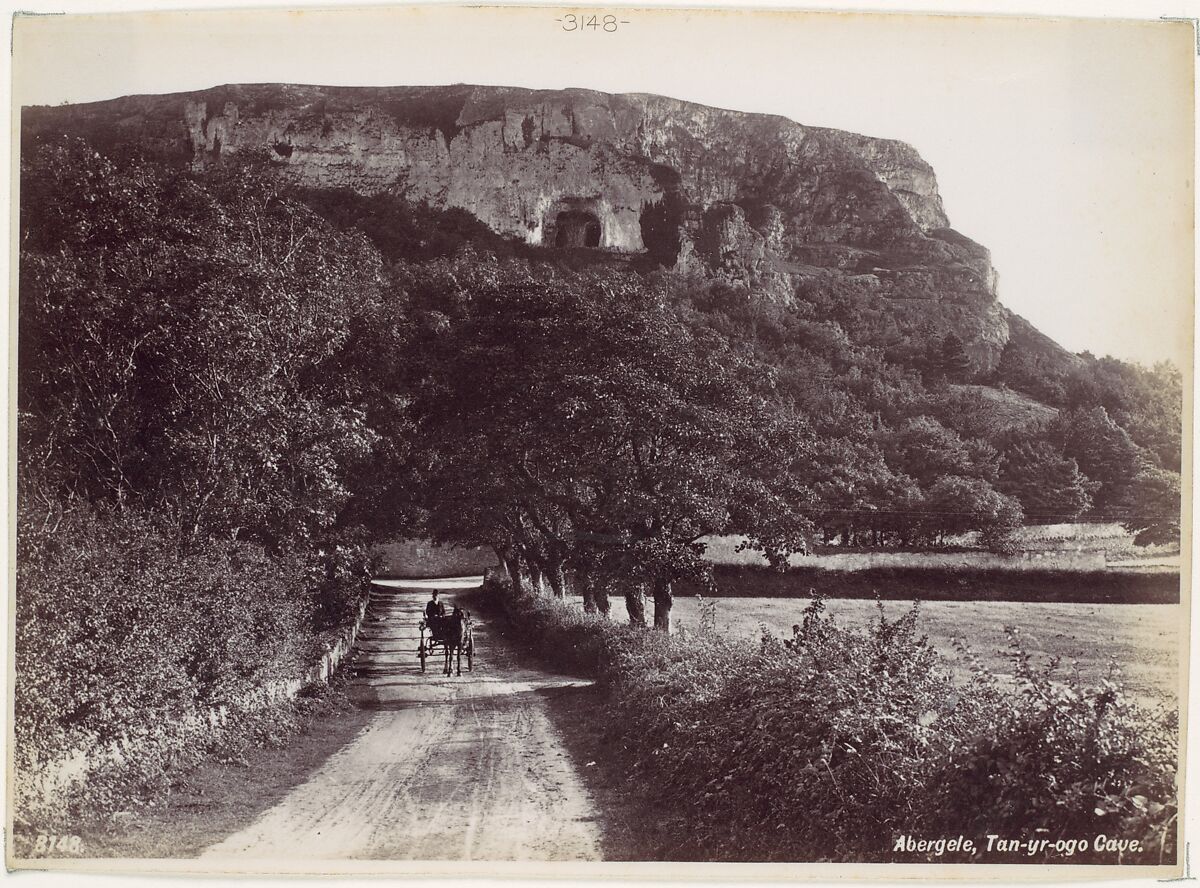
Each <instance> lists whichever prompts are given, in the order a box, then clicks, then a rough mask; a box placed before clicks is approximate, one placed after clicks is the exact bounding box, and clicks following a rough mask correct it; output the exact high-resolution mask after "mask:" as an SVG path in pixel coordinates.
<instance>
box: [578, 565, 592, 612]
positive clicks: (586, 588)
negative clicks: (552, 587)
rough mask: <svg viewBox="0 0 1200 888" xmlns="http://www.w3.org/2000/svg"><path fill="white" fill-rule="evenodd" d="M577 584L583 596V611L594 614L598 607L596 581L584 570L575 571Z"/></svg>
mask: <svg viewBox="0 0 1200 888" xmlns="http://www.w3.org/2000/svg"><path fill="white" fill-rule="evenodd" d="M575 585H576V586H577V587H578V588H579V594H581V595H582V596H583V612H584V613H585V614H594V613H595V612H596V610H597V608H596V591H595V589H596V582H595V580H593V579H592V578H591V577H590V576H588V575H587V574H586V573H584V572H583V571H577V572H576V573H575Z"/></svg>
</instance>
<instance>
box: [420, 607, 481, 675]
mask: <svg viewBox="0 0 1200 888" xmlns="http://www.w3.org/2000/svg"><path fill="white" fill-rule="evenodd" d="M419 628H420V630H421V643H420V645H418V647H417V656H418V657H420V658H421V671H422V672H424V671H425V660H426V659H428V658H429V657H432V656H433V654H434V652H435V651H441V652H442V654H443V656H444V658H445V660H444V667H443V669H442V674H443V675H450V674H451V671H452V670H451V666H452V665H454V661H455V656H456V655H457V657H458V662H457V671H458V674H459V675H462V659H463V655H464V654H465V655H466V657H467V671H468V672H470V671H472V670H473V669H474V668H475V638H474V635H473V633H472V626H471V612H470V611H465V610H463V609H462V608H460V607H455V608H454V611H453V612H452V613H451V614H450V615H449V616H432V615H431V616H427V617H426V618H425V619H423V620H422V621H421V624H420V627H419Z"/></svg>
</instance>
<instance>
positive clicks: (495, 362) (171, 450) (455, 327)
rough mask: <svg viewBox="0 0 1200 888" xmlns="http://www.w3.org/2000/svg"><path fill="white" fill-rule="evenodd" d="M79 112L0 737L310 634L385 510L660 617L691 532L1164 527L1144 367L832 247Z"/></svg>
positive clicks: (53, 221) (208, 694)
mask: <svg viewBox="0 0 1200 888" xmlns="http://www.w3.org/2000/svg"><path fill="white" fill-rule="evenodd" d="M99 147H100V148H102V149H103V152H104V153H101V151H99V150H97V146H94V145H90V144H88V143H87V142H85V141H82V140H79V139H72V138H64V137H58V136H55V137H47V138H45V139H32V140H31V141H30V142H29V143H28V144H27V145H26V146H25V151H24V154H23V158H22V168H21V177H22V178H21V231H20V248H21V254H20V294H21V310H20V318H19V325H20V329H19V334H20V338H19V363H18V368H19V370H18V410H19V416H18V435H19V466H18V469H19V486H18V497H19V510H20V512H19V514H20V522H19V529H18V546H19V552H20V558H19V563H18V576H17V584H18V586H17V588H18V595H17V613H16V620H17V651H16V663H17V675H16V677H17V681H16V687H17V697H16V743H17V746H16V750H17V751H16V755H17V761H18V766H19V769H20V770H21V771H23V772H24V773H27V774H30V773H35V772H37V770H38V769H39V768H43V767H46V766H48V765H49V764H50V763H52V762H53V761H55V760H57V759H58V758H61V757H62V756H63V755H66V754H67V753H68V752H69V751H70V750H71V749H73V748H78V747H79V746H80V745H81V744H84V745H86V744H87V743H100V742H103V741H106V740H110V739H112V738H118V737H120V736H125V735H130V734H155V732H159V733H161V726H162V725H163V724H164V721H166V720H169V719H171V718H175V717H177V716H179V715H181V714H193V715H197V716H199V715H202V714H203V713H204V712H206V711H207V709H208V707H211V706H213V705H218V706H219V705H227V704H229V703H232V702H233V701H234V700H235V699H236V698H237V695H238V692H239V691H240V690H241V689H244V688H249V687H254V686H256V685H258V684H260V683H262V682H264V681H265V680H267V679H268V678H269V677H270V676H272V675H274V674H276V673H277V672H278V670H280V669H282V668H283V666H284V665H286V664H288V663H292V662H301V661H304V660H305V659H306V658H308V657H310V656H311V654H312V651H313V645H314V640H315V639H319V638H320V637H321V636H322V633H327V632H329V631H332V630H335V629H336V628H337V627H340V626H342V625H344V624H345V623H346V621H347V620H349V619H350V616H351V615H352V614H353V613H354V611H355V608H356V606H357V603H358V602H360V601H361V597H362V595H363V593H364V589H365V583H366V578H367V576H368V574H369V568H368V565H367V563H366V558H365V554H364V553H365V551H366V548H367V546H368V545H369V544H371V543H374V542H377V541H380V540H387V539H394V538H395V537H397V536H400V535H403V536H412V537H417V536H427V537H429V538H432V539H433V540H436V541H439V542H444V543H454V544H460V545H464V546H480V545H486V546H490V547H492V548H493V549H494V551H495V552H496V553H497V556H498V557H499V558H500V559H501V561H502V562H503V563H504V564H505V565H506V567H507V569H508V572H509V574H510V576H511V577H512V578H513V580H514V582H516V583H518V584H524V583H528V584H529V585H530V587H531V588H533V589H539V590H540V589H542V588H544V587H545V586H547V585H548V586H549V588H551V589H553V590H554V591H555V592H557V593H558V594H560V595H562V594H564V593H565V591H566V589H567V588H568V586H570V585H574V586H575V587H576V588H577V589H579V590H580V591H581V592H582V593H583V595H584V598H585V601H586V604H587V607H588V608H589V610H595V611H599V612H601V613H606V612H607V609H608V608H607V602H608V599H609V596H610V595H614V594H616V595H623V596H625V598H626V604H627V608H628V611H629V613H630V615H631V617H632V619H633V620H635V621H636V622H639V623H642V622H645V619H646V616H645V605H644V600H645V597H646V595H649V596H650V597H651V598H652V599H653V602H654V606H655V607H654V611H655V612H654V623H655V625H657V626H658V627H660V628H664V629H666V628H669V626H670V608H671V603H672V600H673V592H672V589H673V586H674V584H675V583H677V582H680V581H687V582H694V583H699V584H701V586H705V585H706V584H708V583H710V582H711V567H710V565H709V563H708V562H706V561H705V560H704V559H703V557H702V554H703V553H702V546H701V545H700V544H699V540H700V539H701V538H702V537H704V536H706V535H713V534H731V533H740V534H744V535H745V536H746V537H747V539H748V541H749V544H750V545H751V546H752V547H753V548H754V549H756V550H758V551H760V552H762V553H763V554H764V556H765V557H766V558H767V559H768V560H769V561H770V562H771V563H772V564H775V565H781V564H783V563H785V562H786V560H787V558H788V557H789V556H790V555H791V554H793V553H796V552H801V551H805V550H807V549H808V548H809V547H810V546H812V545H813V544H814V543H815V542H817V541H831V540H833V539H835V538H836V539H840V540H841V541H843V542H845V543H851V544H853V545H857V546H866V547H930V546H936V545H940V544H941V543H943V542H944V541H946V540H947V539H948V538H951V537H953V536H954V535H957V534H962V533H965V532H972V531H973V532H977V533H978V534H979V536H980V539H981V541H982V542H983V544H984V545H987V546H989V547H992V548H994V549H998V550H1003V549H1004V548H1005V547H1006V546H1008V545H1009V542H1010V541H1009V539H1008V537H1009V534H1010V533H1011V531H1012V530H1013V529H1014V528H1016V527H1018V526H1020V525H1021V523H1022V522H1023V521H1049V520H1056V521H1065V520H1071V519H1074V518H1076V517H1078V516H1091V517H1097V516H1103V517H1109V518H1112V519H1114V520H1120V521H1122V522H1123V523H1125V524H1126V526H1128V527H1129V528H1131V529H1132V530H1134V531H1135V532H1137V533H1138V534H1139V536H1140V537H1141V538H1142V539H1143V540H1145V541H1156V540H1161V539H1165V538H1169V537H1171V535H1172V534H1177V533H1178V521H1179V499H1178V497H1179V475H1178V471H1179V458H1180V443H1179V415H1180V403H1179V401H1180V388H1181V385H1180V376H1179V373H1178V371H1176V370H1174V369H1173V368H1170V367H1167V366H1162V367H1156V368H1154V369H1153V370H1146V369H1144V368H1140V367H1137V366H1133V365H1129V364H1124V363H1122V362H1119V361H1115V360H1113V359H1109V358H1104V359H1096V358H1093V357H1090V356H1086V355H1085V356H1082V357H1081V358H1079V360H1078V361H1077V362H1074V363H1069V364H1067V365H1055V367H1056V369H1055V370H1054V372H1053V373H1051V374H1045V373H1041V372H1039V370H1038V366H1039V365H1038V363H1037V353H1036V352H1030V353H1026V352H1024V351H1022V350H1021V349H1022V346H1021V342H1022V340H1021V339H1019V338H1014V339H1013V340H1011V341H1010V343H1009V346H1008V347H1007V348H1006V350H1005V354H1004V357H1003V360H1001V362H1000V366H999V368H998V370H997V371H996V372H995V373H994V374H990V375H989V374H985V375H983V376H980V374H978V373H977V372H975V371H974V370H973V369H972V366H973V365H972V363H971V361H970V360H969V359H968V357H967V356H966V354H965V353H964V348H963V344H962V342H960V341H958V340H957V338H956V337H955V335H954V334H953V333H947V332H944V331H942V330H938V329H925V328H922V327H921V326H920V324H919V323H918V321H917V320H915V318H917V316H916V315H910V314H906V313H905V312H904V311H903V310H900V309H898V308H896V305H895V302H894V301H892V300H887V299H880V298H879V296H878V294H877V293H876V292H875V290H874V289H873V288H872V287H871V286H869V285H868V284H866V283H863V284H861V285H858V284H856V283H854V281H853V280H850V279H847V278H846V277H844V276H836V277H835V276H830V277H822V276H816V277H808V278H804V279H803V280H802V281H801V283H800V284H798V285H797V287H796V289H795V292H794V294H792V298H791V299H789V300H788V301H779V300H770V299H766V298H762V294H759V293H757V292H755V291H754V290H753V289H752V288H748V287H746V286H744V285H741V284H736V283H731V282H730V281H728V280H722V279H719V278H714V277H711V276H707V275H702V274H697V275H694V276H686V275H680V274H674V273H670V272H667V271H665V270H662V269H655V270H649V269H647V268H646V267H645V264H644V263H643V264H641V265H638V264H637V263H629V262H625V261H621V260H618V259H614V258H613V257H612V256H609V255H607V254H601V253H596V252H595V251H586V250H582V251H581V250H575V251H571V250H568V251H556V250H550V249H520V248H518V247H517V246H516V245H513V244H511V243H508V242H506V241H504V240H503V239H501V238H499V237H498V236H496V235H495V234H494V233H492V232H490V231H489V230H488V229H487V228H486V227H484V226H482V225H481V224H480V223H479V222H478V220H474V219H472V218H471V217H470V216H469V214H466V213H465V212H464V211H461V210H451V211H442V210H439V209H436V208H431V207H428V206H424V205H419V204H418V205H414V204H410V203H407V202H405V201H404V200H403V199H402V198H400V197H396V196H382V197H375V198H370V199H367V198H362V197H359V196H355V195H352V194H349V193H347V192H334V191H320V190H311V189H310V190H300V189H297V188H293V187H290V186H288V185H286V184H285V183H284V182H283V181H282V180H281V179H280V178H279V177H277V176H275V175H272V173H271V170H272V168H271V166H270V164H271V163H272V162H273V161H269V160H267V159H264V158H255V157H243V158H241V159H233V158H226V159H225V160H224V161H223V162H222V163H220V164H216V165H214V166H210V167H209V168H207V169H206V170H205V171H203V172H197V171H193V170H190V169H185V168H183V167H182V166H180V165H178V164H171V163H167V162H165V161H162V160H158V159H148V158H146V157H143V156H141V155H140V154H139V153H138V152H136V151H133V150H130V149H128V148H126V147H122V146H121V145H120V144H116V145H111V146H99ZM1064 368H1065V369H1064ZM1004 386H1007V387H1008V388H1009V389H1011V390H1013V391H1018V392H1022V393H1023V395H1022V396H1016V395H1013V394H1011V393H1009V394H1003V391H1004ZM981 387H983V388H981ZM1031 398H1032V399H1036V401H1037V403H1038V404H1040V405H1043V406H1041V407H1039V406H1035V404H1034V402H1033V401H1031V400H1029V399H1031ZM997 405H998V406H997ZM268 577H271V579H268ZM519 592H520V590H518V593H519ZM218 617H219V619H220V621H221V622H220V626H221V629H220V630H219V631H217V632H216V633H214V631H213V620H215V619H217V618H218ZM214 638H216V639H217V641H216V642H214V640H213V639H214ZM133 663H136V664H137V666H136V668H134V667H133V666H132V665H131V664H133ZM739 664H740V665H739V668H741V666H743V665H744V666H746V667H747V668H750V666H751V665H752V664H748V663H747V664H742V663H741V662H740V661H739ZM630 665H631V668H632V665H633V664H632V661H630ZM642 665H645V664H642ZM638 668H641V666H639V667H638ZM118 680H119V682H120V692H119V694H118V693H117V692H116V691H114V690H113V689H114V688H116V687H117V685H118ZM788 681H790V679H788ZM247 723H248V722H247ZM155 767H159V768H160V769H166V768H169V767H170V761H169V756H165V757H164V759H163V760H162V761H161V762H160V763H159V764H158V765H156V766H155ZM117 795H119V793H118V794H117ZM115 797H116V795H114V798H115ZM93 801H95V800H94V799H93ZM109 801H110V802H111V803H112V804H115V802H112V800H109ZM107 803H108V802H106V804H107Z"/></svg>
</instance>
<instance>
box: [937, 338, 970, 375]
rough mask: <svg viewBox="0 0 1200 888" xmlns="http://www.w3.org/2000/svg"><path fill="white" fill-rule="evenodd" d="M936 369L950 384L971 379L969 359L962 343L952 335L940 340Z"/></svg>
mask: <svg viewBox="0 0 1200 888" xmlns="http://www.w3.org/2000/svg"><path fill="white" fill-rule="evenodd" d="M937 367H938V369H939V370H941V372H942V373H944V374H945V376H946V378H947V379H948V380H950V381H951V382H969V381H970V379H971V357H970V355H968V354H967V350H966V349H965V348H964V347H963V341H962V340H961V339H959V338H958V337H957V336H956V335H955V334H953V333H947V334H946V335H945V336H944V337H943V338H942V345H941V350H940V353H939V354H938V360H937Z"/></svg>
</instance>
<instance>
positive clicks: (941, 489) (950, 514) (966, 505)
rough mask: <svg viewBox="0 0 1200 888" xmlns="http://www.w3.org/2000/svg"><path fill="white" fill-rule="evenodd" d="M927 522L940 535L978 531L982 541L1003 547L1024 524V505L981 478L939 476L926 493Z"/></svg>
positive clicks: (999, 548)
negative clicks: (1009, 537) (1022, 523)
mask: <svg viewBox="0 0 1200 888" xmlns="http://www.w3.org/2000/svg"><path fill="white" fill-rule="evenodd" d="M924 510H925V513H926V519H925V522H926V526H927V527H928V528H929V529H930V530H931V531H933V532H934V533H935V534H937V535H938V537H939V538H940V537H943V536H946V535H949V534H960V533H966V532H967V531H972V530H975V531H979V534H980V542H981V543H983V545H984V546H986V547H987V548H989V549H996V550H1002V549H1003V548H1004V547H1005V545H1006V543H1007V538H1008V535H1009V534H1010V533H1011V532H1012V531H1013V530H1016V528H1018V527H1020V526H1021V519H1022V517H1023V516H1022V514H1021V505H1020V503H1018V502H1017V501H1016V500H1015V499H1013V498H1012V497H1009V496H1005V495H1004V494H1002V493H997V492H996V491H995V490H993V489H992V487H991V485H989V484H988V483H987V482H986V481H980V480H979V479H978V478H960V477H957V476H953V475H951V476H948V477H945V478H940V479H938V481H936V482H935V483H934V484H933V486H932V487H931V488H930V489H929V491H928V493H927V494H926V497H925V503H924Z"/></svg>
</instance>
